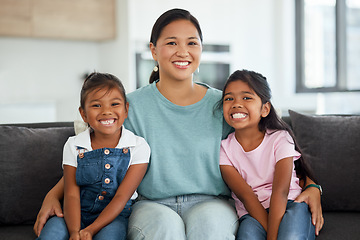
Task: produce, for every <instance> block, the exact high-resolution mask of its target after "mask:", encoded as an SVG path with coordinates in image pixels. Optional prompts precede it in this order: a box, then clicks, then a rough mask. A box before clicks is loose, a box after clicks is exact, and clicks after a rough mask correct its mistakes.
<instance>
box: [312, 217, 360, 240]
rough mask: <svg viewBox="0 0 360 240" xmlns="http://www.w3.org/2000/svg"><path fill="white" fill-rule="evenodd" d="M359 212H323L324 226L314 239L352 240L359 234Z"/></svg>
mask: <svg viewBox="0 0 360 240" xmlns="http://www.w3.org/2000/svg"><path fill="white" fill-rule="evenodd" d="M359 222H360V212H325V213H324V227H323V229H322V230H321V231H320V235H319V237H317V238H316V240H333V239H341V240H353V239H358V238H359V236H360V228H359Z"/></svg>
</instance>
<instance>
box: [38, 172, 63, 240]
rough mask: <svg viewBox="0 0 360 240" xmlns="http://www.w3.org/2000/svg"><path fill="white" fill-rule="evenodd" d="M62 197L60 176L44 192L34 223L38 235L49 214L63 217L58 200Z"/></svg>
mask: <svg viewBox="0 0 360 240" xmlns="http://www.w3.org/2000/svg"><path fill="white" fill-rule="evenodd" d="M63 197H64V178H61V179H60V180H59V181H58V183H57V184H56V185H55V186H54V187H53V188H52V189H51V190H50V191H49V192H48V193H47V194H46V196H45V198H44V201H43V203H42V206H41V209H40V211H39V213H38V215H37V217H36V222H35V224H34V232H35V234H36V235H37V236H39V235H40V233H41V230H42V229H43V228H44V225H45V223H46V221H47V220H48V219H49V217H51V216H55V215H56V216H58V217H64V214H63V211H62V208H61V204H60V200H61V199H62V198H63Z"/></svg>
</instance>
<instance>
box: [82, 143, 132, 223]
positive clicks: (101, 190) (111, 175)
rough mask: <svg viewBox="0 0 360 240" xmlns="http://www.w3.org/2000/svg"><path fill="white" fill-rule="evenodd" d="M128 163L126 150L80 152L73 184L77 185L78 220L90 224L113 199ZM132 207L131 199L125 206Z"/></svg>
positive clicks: (128, 154) (103, 149) (111, 149)
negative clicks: (79, 211) (78, 195)
mask: <svg viewBox="0 0 360 240" xmlns="http://www.w3.org/2000/svg"><path fill="white" fill-rule="evenodd" d="M129 162H130V150H129V149H128V148H123V149H119V148H102V149H96V150H93V151H90V152H82V151H80V152H79V155H78V157H77V163H78V166H77V169H76V183H77V184H78V185H79V186H80V202H81V219H82V223H83V224H84V225H85V226H87V225H89V224H91V223H92V222H93V221H94V220H95V219H96V218H97V216H98V215H99V214H100V213H101V211H102V210H103V209H104V208H105V207H106V206H107V205H108V204H109V202H110V201H111V200H112V198H113V197H114V195H115V193H116V191H117V189H118V187H119V185H120V183H121V182H122V180H123V178H124V176H125V174H126V171H127V169H128V167H129ZM130 205H131V200H129V202H128V203H127V204H126V206H127V207H129V206H130Z"/></svg>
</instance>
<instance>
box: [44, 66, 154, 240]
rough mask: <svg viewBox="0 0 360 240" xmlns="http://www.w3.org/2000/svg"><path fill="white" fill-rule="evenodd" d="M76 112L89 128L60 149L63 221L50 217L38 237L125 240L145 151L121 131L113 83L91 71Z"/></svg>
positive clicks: (124, 107)
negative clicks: (61, 155) (63, 186)
mask: <svg viewBox="0 0 360 240" xmlns="http://www.w3.org/2000/svg"><path fill="white" fill-rule="evenodd" d="M80 101H81V106H80V108H79V111H80V114H81V116H82V118H83V120H84V122H86V123H88V124H89V126H90V128H88V129H87V130H86V131H84V132H82V133H80V134H79V135H77V136H74V137H70V138H69V139H68V141H67V142H66V143H65V146H64V154H63V168H64V179H65V197H64V218H65V222H66V226H67V229H68V233H67V232H66V231H63V230H64V229H65V228H64V224H65V222H64V220H63V219H62V218H58V217H53V218H51V219H50V220H49V221H48V222H47V224H46V225H45V228H44V229H43V231H42V232H41V235H40V237H39V239H51V240H54V239H81V240H83V239H107V240H109V239H124V240H125V239H126V234H127V226H128V218H129V216H130V213H131V205H132V202H133V200H134V199H135V198H136V196H137V195H136V192H135V190H136V188H137V187H138V185H139V184H140V182H141V180H142V178H143V176H144V175H145V172H146V169H147V165H148V162H149V157H150V148H149V146H148V144H147V143H146V142H145V140H144V139H143V138H141V137H138V136H136V135H134V134H133V133H132V132H130V131H128V130H127V129H125V128H124V126H123V123H124V120H125V118H127V113H128V108H129V104H128V103H127V101H126V96H125V90H124V87H123V85H122V84H121V82H120V81H119V79H117V78H116V77H115V76H113V75H111V74H102V73H92V74H90V75H89V76H88V77H87V79H86V80H85V82H84V84H83V87H82V90H81V100H80Z"/></svg>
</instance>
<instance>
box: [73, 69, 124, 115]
mask: <svg viewBox="0 0 360 240" xmlns="http://www.w3.org/2000/svg"><path fill="white" fill-rule="evenodd" d="M104 88H105V89H107V91H110V90H112V89H113V88H117V89H119V90H120V93H121V95H122V97H123V98H124V100H125V104H126V93H125V88H124V86H123V84H122V83H121V81H120V80H119V79H118V78H117V77H115V76H114V75H112V74H109V73H98V72H93V73H91V74H90V75H88V76H87V77H86V79H85V80H84V83H83V86H82V88H81V92H80V107H81V108H82V109H85V101H86V98H87V96H88V95H89V93H90V92H92V91H93V90H95V89H104Z"/></svg>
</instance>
